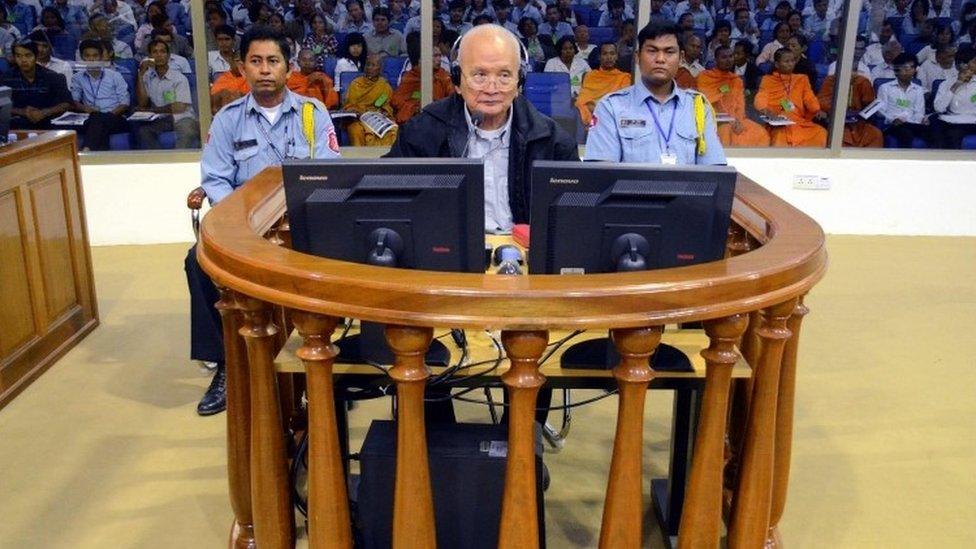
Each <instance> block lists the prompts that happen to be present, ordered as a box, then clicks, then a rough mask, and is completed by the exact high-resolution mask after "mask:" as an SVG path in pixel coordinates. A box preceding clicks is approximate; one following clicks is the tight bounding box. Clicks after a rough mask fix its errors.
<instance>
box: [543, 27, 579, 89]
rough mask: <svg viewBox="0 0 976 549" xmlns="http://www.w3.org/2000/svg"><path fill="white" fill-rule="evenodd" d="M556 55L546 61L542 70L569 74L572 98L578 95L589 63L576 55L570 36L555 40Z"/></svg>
mask: <svg viewBox="0 0 976 549" xmlns="http://www.w3.org/2000/svg"><path fill="white" fill-rule="evenodd" d="M556 53H557V56H556V57H553V58H552V59H550V60H548V61H546V67H545V68H544V69H543V71H544V72H565V73H567V74H569V85H570V88H571V89H572V92H573V99H574V100H575V99H576V96H577V95H579V91H580V86H581V85H582V84H583V75H584V74H586V73H588V72H590V65H589V63H587V62H586V60H584V59H580V58H579V57H577V56H576V54H577V53H579V49H578V48H577V47H576V41H575V39H574V38H573V37H572V36H564V37H562V38H560V39H559V40H558V41H557V42H556Z"/></svg>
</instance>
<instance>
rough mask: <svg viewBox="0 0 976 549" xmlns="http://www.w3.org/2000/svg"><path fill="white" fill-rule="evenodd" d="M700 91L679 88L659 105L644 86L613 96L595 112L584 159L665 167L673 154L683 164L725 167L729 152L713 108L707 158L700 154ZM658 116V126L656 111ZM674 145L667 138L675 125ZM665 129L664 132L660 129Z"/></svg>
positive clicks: (707, 112)
mask: <svg viewBox="0 0 976 549" xmlns="http://www.w3.org/2000/svg"><path fill="white" fill-rule="evenodd" d="M697 93H698V92H695V91H692V90H684V89H681V88H679V87H678V86H674V88H673V89H672V91H671V95H670V96H668V98H667V99H666V100H665V101H664V102H663V103H661V102H659V101H658V100H657V99H656V98H654V97H653V96H652V95H651V92H650V90H648V89H647V86H645V85H644V83H643V82H638V83H637V84H635V85H633V86H630V87H627V88H624V89H622V90H617V91H615V92H612V93H608V94H607V95H606V96H605V97H603V99H601V100H600V101H599V102H598V103H597V105H596V109H595V110H594V111H593V122H592V124H593V126H592V127H591V128H590V131H589V134H588V135H587V136H586V153H585V155H584V156H583V160H605V161H609V162H646V163H650V164H660V163H662V160H661V156H662V154H665V153H667V152H669V151H670V153H671V154H673V155H675V156H676V157H677V158H676V163H677V164H713V165H714V164H719V165H724V164H725V163H726V162H725V150H724V149H723V148H722V143H721V142H720V141H719V140H718V133H717V132H716V126H715V119H714V117H713V114H712V111H711V109H708V108H706V109H705V154H703V155H699V154H698V152H697V138H698V130H697V129H696V127H695V105H694V98H695V95H697ZM650 109H654V113H656V114H657V123H655V120H654V116H653V115H652V114H651V110H650ZM672 119H673V121H674V122H673V124H674V129H673V131H672V132H671V137H670V140H669V139H668V138H667V136H668V133H669V131H668V130H669V128H670V127H671V125H672ZM658 124H660V129H659V128H658Z"/></svg>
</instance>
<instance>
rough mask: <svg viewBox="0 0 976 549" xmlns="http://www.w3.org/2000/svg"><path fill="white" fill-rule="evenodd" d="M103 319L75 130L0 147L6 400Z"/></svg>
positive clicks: (0, 351)
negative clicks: (86, 224) (96, 296)
mask: <svg viewBox="0 0 976 549" xmlns="http://www.w3.org/2000/svg"><path fill="white" fill-rule="evenodd" d="M97 325H98V308H97V304H96V301H95V288H94V284H93V281H92V276H91V254H90V252H89V249H88V233H87V227H86V226H85V211H84V201H83V197H82V192H81V179H80V177H79V172H78V149H77V144H76V142H75V136H74V134H73V133H70V132H57V131H55V132H40V134H39V135H38V136H37V137H34V138H31V139H23V140H21V141H18V142H17V143H14V144H12V145H8V146H6V147H2V148H0V407H2V406H4V405H5V404H6V403H7V402H9V401H10V400H11V399H13V398H14V397H15V396H16V395H17V393H19V392H20V391H22V390H23V389H24V387H26V386H27V385H29V384H30V383H31V381H33V380H34V379H36V378H37V377H38V376H40V375H41V374H42V373H44V371H45V370H47V368H49V367H50V366H51V365H52V364H54V362H55V361H57V359H58V358H60V357H61V356H62V355H63V354H64V353H65V352H67V351H68V349H70V348H71V347H73V346H74V345H75V344H76V343H78V341H80V340H81V339H82V338H83V337H85V335H87V334H88V332H90V331H91V330H93V329H94V328H95V327H96V326H97Z"/></svg>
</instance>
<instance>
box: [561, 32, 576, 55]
mask: <svg viewBox="0 0 976 549" xmlns="http://www.w3.org/2000/svg"><path fill="white" fill-rule="evenodd" d="M567 42H569V43H570V44H572V45H573V49H574V50H576V53H579V46H577V45H576V38H574V37H572V36H563V37H562V38H560V39H559V40H556V57H558V56H559V54H560V53H562V51H563V46H565V45H566V43H567Z"/></svg>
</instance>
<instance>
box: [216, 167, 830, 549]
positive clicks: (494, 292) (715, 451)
mask: <svg viewBox="0 0 976 549" xmlns="http://www.w3.org/2000/svg"><path fill="white" fill-rule="evenodd" d="M284 208H285V206H284V193H283V190H282V185H281V170H280V169H278V168H269V169H267V170H265V171H264V172H262V173H261V174H259V175H258V176H257V177H255V178H254V179H253V180H251V181H250V182H248V183H247V184H245V185H244V186H243V187H242V188H241V189H239V190H238V191H236V192H234V193H233V194H232V195H230V196H229V197H227V198H226V199H224V200H223V201H221V203H220V204H219V205H217V206H216V207H215V208H214V209H213V210H211V212H210V213H209V214H208V215H207V216H206V218H205V219H204V221H203V224H202V227H201V232H200V244H199V246H198V248H197V253H198V259H199V261H200V264H201V266H202V267H203V268H204V270H205V271H206V272H207V273H208V274H209V275H210V276H211V277H212V278H213V279H214V281H215V282H216V283H217V284H218V285H219V286H221V287H222V291H221V300H220V302H219V303H218V308H219V309H220V310H221V313H222V316H223V319H224V337H225V347H226V353H227V356H226V360H227V376H228V379H227V383H228V388H227V391H228V394H227V398H228V414H227V421H228V474H229V480H230V498H231V506H232V508H233V511H234V522H233V526H232V529H231V540H230V542H231V545H232V546H238V547H244V546H249V545H250V544H253V543H255V542H256V543H257V546H258V547H262V548H264V547H291V546H293V545H294V543H295V532H294V515H293V511H292V507H291V494H290V492H289V488H288V473H287V460H288V456H287V455H286V451H285V437H284V429H283V418H282V412H281V409H282V403H281V400H280V397H279V380H278V376H279V374H278V370H277V368H278V366H277V365H276V363H275V358H276V356H278V354H279V351H280V350H281V349H282V347H284V346H285V344H286V342H287V339H288V337H287V336H288V332H289V327H290V325H291V324H292V323H293V324H294V326H295V327H296V328H297V330H298V333H299V335H300V336H301V338H302V344H301V346H300V347H299V348H297V349H296V350H295V351H294V353H295V356H297V357H298V359H300V360H301V361H302V362H303V365H304V369H305V371H306V375H307V395H308V401H309V403H308V432H309V479H310V480H309V496H308V497H309V542H310V547H351V543H352V542H351V531H350V523H349V509H348V507H347V503H346V502H347V495H346V484H345V477H344V472H343V467H342V460H341V454H340V441H339V436H338V432H337V428H336V416H335V407H334V397H333V388H334V385H333V383H334V379H333V376H334V373H335V372H334V368H333V363H334V361H335V357H336V355H337V349H336V347H335V345H333V344H332V343H331V340H332V338H333V335H334V333H335V331H336V326H337V324H338V322H339V318H342V317H353V318H359V319H363V320H369V321H373V322H381V323H385V324H387V325H388V327H387V331H386V334H387V340H388V342H389V344H390V347H391V348H392V350H393V351H394V354H395V356H396V360H395V364H394V366H393V367H392V368H391V369H390V370H389V371H388V375H389V377H390V378H392V380H393V382H394V383H395V384H396V389H397V395H398V399H399V401H398V406H397V422H398V432H397V449H398V452H397V465H396V471H397V473H396V482H395V487H394V513H393V540H394V541H393V544H394V547H397V548H401V547H402V548H413V547H433V546H434V543H435V542H434V539H435V537H434V532H435V524H434V515H433V503H432V497H431V489H430V473H429V471H428V467H427V448H426V444H425V440H426V435H425V427H424V417H423V416H424V408H423V391H424V386H425V383H426V381H427V379H428V378H429V377H430V375H431V371H430V369H429V368H427V367H425V365H424V364H423V355H424V352H425V350H426V349H427V347H428V346H429V344H430V342H431V340H432V338H433V330H434V328H436V327H443V326H452V327H460V328H466V329H475V330H477V329H485V328H487V329H492V330H499V331H501V340H502V343H503V345H504V348H505V351H506V354H507V356H508V360H509V362H510V365H509V367H508V368H507V369H506V371H504V373H503V374H502V375H501V380H502V382H503V383H504V384H505V386H506V387H507V389H508V391H509V395H510V398H509V403H510V408H509V414H508V417H509V429H508V433H509V441H508V443H509V444H508V461H507V468H506V476H505V486H504V498H503V503H502V518H501V524H500V525H499V546H500V547H513V548H520V549H521V548H532V547H538V545H539V540H538V531H537V528H536V527H535V525H536V523H537V509H536V499H535V485H536V480H535V474H536V473H535V466H534V449H533V443H534V440H533V421H534V411H535V410H534V408H535V401H536V395H537V393H538V390H539V388H540V387H542V386H543V384H545V383H546V377H545V375H544V374H543V373H542V372H541V371H540V368H539V359H540V357H541V356H542V355H543V353H544V351H545V349H546V346H547V343H548V342H549V341H550V340H551V334H553V333H555V332H557V331H560V330H576V329H592V330H594V331H599V330H607V329H609V330H610V331H611V334H612V338H613V342H614V345H615V346H616V348H617V350H618V351H619V353H620V355H621V356H622V357H623V358H622V359H621V362H620V364H619V365H618V366H617V367H616V368H614V369H613V370H612V375H613V377H614V378H615V380H616V382H617V385H618V388H619V396H618V397H617V398H618V399H619V409H618V418H617V428H616V436H615V441H614V447H613V451H612V455H611V458H610V460H611V468H610V474H609V479H608V488H607V493H606V499H605V506H604V514H603V527H602V530H601V536H600V546H601V547H639V546H640V542H641V539H642V538H641V524H642V515H643V509H644V508H643V504H642V490H643V486H644V482H643V480H642V471H641V464H642V457H641V453H642V436H643V435H642V432H643V408H644V398H645V393H646V390H647V388H648V386H649V385H650V384H651V383H652V381H654V380H656V379H657V378H659V377H662V376H664V375H665V374H663V373H661V372H656V371H654V370H652V369H651V368H650V367H649V366H648V360H647V358H648V357H649V356H650V355H651V354H652V353H653V352H654V350H655V348H656V347H657V346H658V344H659V342H660V341H661V339H662V333H664V331H665V330H664V327H665V326H666V325H675V324H678V323H683V322H693V321H702V322H703V325H704V333H705V339H707V345H702V346H703V347H704V348H703V349H701V351H700V356H701V360H702V361H703V362H704V376H705V389H704V394H703V399H702V406H701V413H700V416H699V419H698V428H697V434H696V440H695V451H694V456H693V458H692V465H691V475H690V479H689V481H688V484H687V493H686V496H685V501H684V505H683V513H682V518H681V523H680V528H679V535H678V546H679V547H686V548H691V547H696V548H697V547H718V546H719V543H720V537H721V530H722V523H723V517H726V516H727V517H728V519H727V522H726V524H727V528H728V538H727V541H728V545H729V546H730V547H734V548H753V547H762V546H764V545H766V544H769V545H778V544H781V540H780V539H779V534H778V531H777V529H776V526H777V524H778V521H779V519H780V517H781V516H782V513H783V510H784V508H785V501H786V487H787V480H788V475H789V448H790V442H791V437H792V431H791V429H792V407H793V394H794V382H795V368H796V355H797V345H798V341H799V329H800V323H801V320H802V318H803V316H804V315H805V314H806V312H807V311H806V308H805V307H804V306H803V303H802V300H803V296H804V295H805V294H806V293H807V292H808V291H809V290H810V289H811V288H812V287H813V286H814V285H815V284H816V283H817V282H818V281H819V280H820V279H821V278H822V276H823V275H824V273H825V271H826V268H827V254H826V250H825V248H824V235H823V232H822V230H821V229H820V227H819V226H818V225H817V224H816V223H815V222H814V221H813V220H812V219H810V218H809V217H807V216H806V215H804V214H803V213H801V212H799V211H797V210H796V209H794V208H793V207H791V206H790V205H789V204H787V203H786V202H784V201H782V200H780V199H779V198H777V197H776V196H775V195H773V194H771V193H769V192H768V191H766V190H765V189H763V188H762V187H760V186H759V185H757V184H755V183H754V182H752V181H750V180H748V179H747V178H745V177H742V176H740V177H739V181H738V184H737V189H736V200H735V204H734V207H733V210H734V211H733V226H732V229H731V230H730V236H729V242H728V250H729V254H728V255H729V257H728V258H727V259H725V260H723V261H716V262H712V263H707V264H702V265H696V266H691V267H682V268H675V269H665V270H659V271H648V272H638V273H617V274H596V275H587V276H547V275H527V276H494V275H475V274H461V273H441V272H426V271H406V270H398V271H391V270H390V269H385V268H379V267H372V266H368V265H359V264H352V263H346V262H340V261H335V260H329V259H323V258H317V257H312V256H308V255H305V254H301V253H297V252H294V251H292V250H290V249H288V247H287V245H282V244H283V243H287V241H288V238H287V232H286V231H284V230H283V229H284V227H283V223H282V219H283V215H284ZM280 310H284V311H287V312H288V314H287V315H281V314H279V313H278V311H280ZM740 357H741V358H743V359H744V360H745V363H746V364H748V366H749V367H750V368H751V372H752V375H751V377H749V378H748V379H737V380H734V379H733V375H732V374H733V371H734V370H735V368H734V366H735V365H736V364H737V363H738V362H739V360H740Z"/></svg>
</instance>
